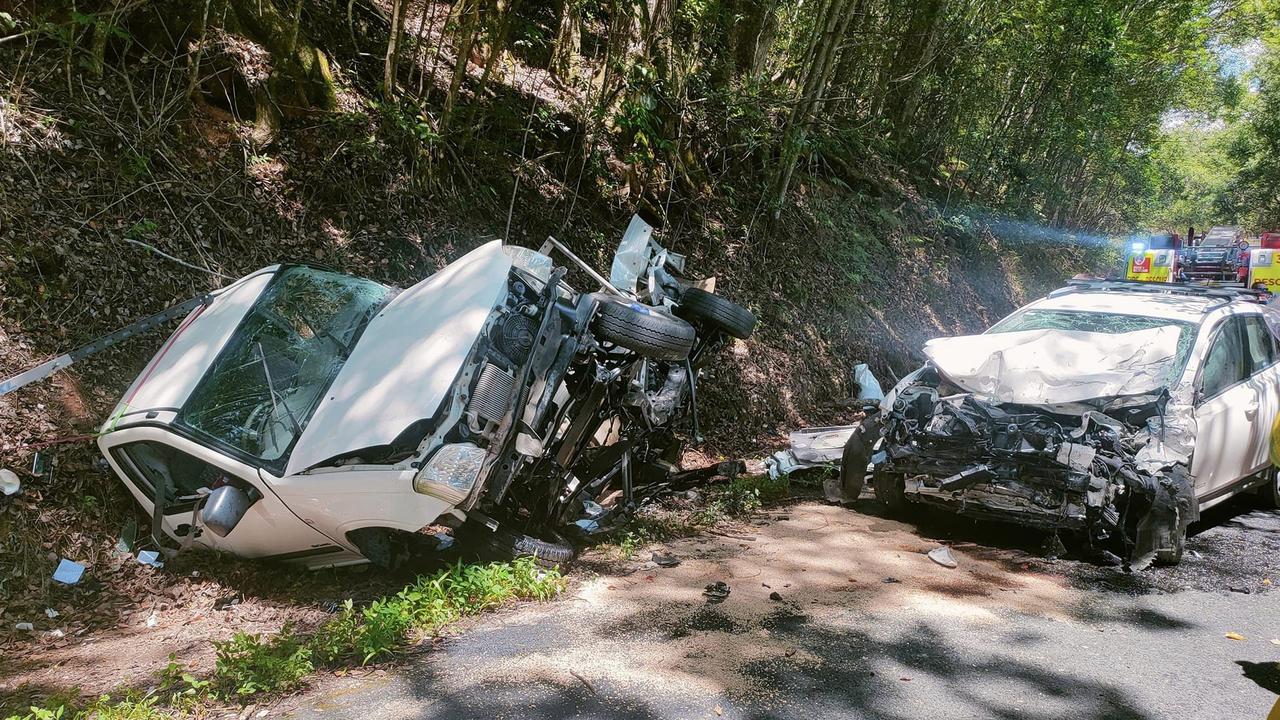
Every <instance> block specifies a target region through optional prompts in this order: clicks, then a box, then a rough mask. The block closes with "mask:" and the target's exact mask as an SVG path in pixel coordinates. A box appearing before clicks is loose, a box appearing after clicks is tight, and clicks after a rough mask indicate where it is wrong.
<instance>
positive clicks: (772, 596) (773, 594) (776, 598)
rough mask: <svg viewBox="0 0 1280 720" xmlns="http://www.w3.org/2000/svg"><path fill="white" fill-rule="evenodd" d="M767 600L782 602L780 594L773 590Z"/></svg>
mask: <svg viewBox="0 0 1280 720" xmlns="http://www.w3.org/2000/svg"><path fill="white" fill-rule="evenodd" d="M769 599H770V600H772V601H774V602H782V593H780V592H778V591H777V590H774V591H773V592H771V593H769Z"/></svg>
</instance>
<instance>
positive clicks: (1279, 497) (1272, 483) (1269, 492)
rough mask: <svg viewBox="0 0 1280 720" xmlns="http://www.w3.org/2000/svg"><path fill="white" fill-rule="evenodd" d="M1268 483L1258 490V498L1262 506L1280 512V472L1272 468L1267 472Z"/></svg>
mask: <svg viewBox="0 0 1280 720" xmlns="http://www.w3.org/2000/svg"><path fill="white" fill-rule="evenodd" d="M1266 474H1267V482H1266V484H1265V485H1263V486H1262V487H1260V488H1258V496H1259V497H1261V498H1262V504H1263V505H1264V506H1266V507H1268V508H1270V509H1272V510H1280V471H1278V470H1276V468H1271V469H1270V470H1267V471H1266Z"/></svg>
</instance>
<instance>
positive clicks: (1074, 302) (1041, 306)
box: [1027, 290, 1223, 323]
mask: <svg viewBox="0 0 1280 720" xmlns="http://www.w3.org/2000/svg"><path fill="white" fill-rule="evenodd" d="M1222 303H1223V298H1221V297H1214V296H1209V295H1183V294H1174V293H1170V294H1157V293H1154V292H1153V293H1136V292H1116V291H1106V290H1077V291H1075V292H1064V293H1061V294H1058V295H1052V296H1050V297H1047V298H1044V299H1042V300H1037V301H1036V302H1033V303H1031V304H1030V305H1028V306H1027V308H1035V309H1037V310H1073V311H1077V312H1098V313H1116V314H1118V315H1142V316H1144V317H1155V318H1163V319H1167V320H1175V321H1181V322H1191V323H1199V322H1200V321H1201V320H1203V319H1204V315H1205V313H1207V312H1208V311H1210V310H1213V309H1215V308H1217V307H1221V306H1222Z"/></svg>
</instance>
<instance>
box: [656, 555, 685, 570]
mask: <svg viewBox="0 0 1280 720" xmlns="http://www.w3.org/2000/svg"><path fill="white" fill-rule="evenodd" d="M651 559H652V560H653V563H654V564H655V565H657V566H658V567H664V568H672V567H675V566H677V565H679V564H680V558H678V557H676V556H675V555H664V554H662V553H660V552H655V553H654V554H653V557H652V558H651Z"/></svg>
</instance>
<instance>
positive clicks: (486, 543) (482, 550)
mask: <svg viewBox="0 0 1280 720" xmlns="http://www.w3.org/2000/svg"><path fill="white" fill-rule="evenodd" d="M454 536H455V537H457V539H458V540H459V541H460V542H463V543H466V544H467V545H470V546H471V549H473V550H476V551H478V552H479V554H480V555H481V556H482V557H483V558H485V559H487V560H515V559H516V558H521V557H531V558H533V560H534V562H536V563H537V564H539V565H541V566H542V567H547V568H554V567H558V566H559V565H560V564H561V563H566V562H569V561H570V560H572V559H573V558H574V556H575V555H577V554H578V553H577V551H576V550H574V548H573V546H572V545H570V544H569V543H567V542H565V541H563V539H561V538H556V539H555V540H543V539H541V538H536V537H533V536H532V535H525V534H524V533H521V532H517V531H515V530H509V529H507V528H505V527H499V528H498V529H497V530H490V529H489V528H488V527H486V526H485V525H481V524H479V523H467V524H465V525H463V526H462V527H461V528H459V529H458V530H457V531H456V532H455V533H454Z"/></svg>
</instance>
